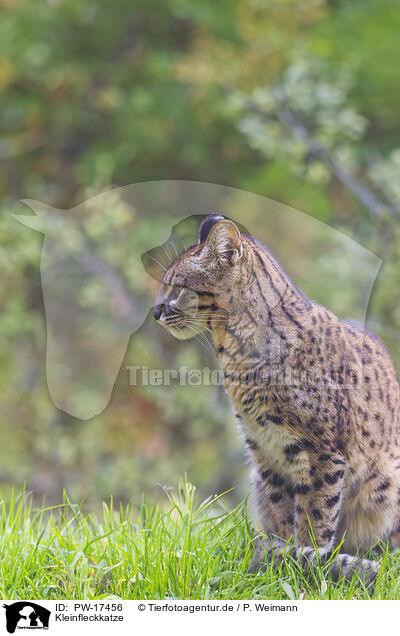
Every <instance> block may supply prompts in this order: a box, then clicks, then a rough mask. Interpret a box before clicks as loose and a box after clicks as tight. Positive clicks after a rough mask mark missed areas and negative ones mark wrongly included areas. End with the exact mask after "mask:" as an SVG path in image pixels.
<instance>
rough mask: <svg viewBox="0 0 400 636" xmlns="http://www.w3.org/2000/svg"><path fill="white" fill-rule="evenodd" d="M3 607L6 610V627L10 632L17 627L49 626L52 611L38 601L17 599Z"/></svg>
mask: <svg viewBox="0 0 400 636" xmlns="http://www.w3.org/2000/svg"><path fill="white" fill-rule="evenodd" d="M3 607H4V608H5V610H6V621H7V623H6V627H7V631H8V633H9V634H13V633H14V632H15V630H16V629H48V628H49V618H50V614H51V612H50V610H48V609H46V608H45V607H42V606H41V605H38V604H37V603H31V602H30V601H17V602H16V603H11V604H9V605H3Z"/></svg>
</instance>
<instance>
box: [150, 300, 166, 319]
mask: <svg viewBox="0 0 400 636" xmlns="http://www.w3.org/2000/svg"><path fill="white" fill-rule="evenodd" d="M163 310H164V303H159V304H158V305H155V307H154V309H153V316H154V318H155V319H156V320H160V316H161V314H162V312H163Z"/></svg>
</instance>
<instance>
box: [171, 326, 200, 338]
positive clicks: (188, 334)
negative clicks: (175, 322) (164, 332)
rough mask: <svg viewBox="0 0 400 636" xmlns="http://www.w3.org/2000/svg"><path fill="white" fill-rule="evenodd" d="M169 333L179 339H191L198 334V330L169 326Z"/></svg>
mask: <svg viewBox="0 0 400 636" xmlns="http://www.w3.org/2000/svg"><path fill="white" fill-rule="evenodd" d="M167 329H168V331H169V333H170V334H171V335H172V336H174V338H177V339H178V340H191V338H194V337H195V336H197V335H198V331H193V329H190V328H189V327H179V328H178V327H167Z"/></svg>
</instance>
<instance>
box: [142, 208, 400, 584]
mask: <svg viewBox="0 0 400 636" xmlns="http://www.w3.org/2000/svg"><path fill="white" fill-rule="evenodd" d="M154 315H155V317H156V319H157V320H158V321H159V322H160V323H161V324H162V325H163V326H165V327H166V328H168V329H169V331H170V332H171V333H172V334H173V335H175V336H176V337H178V338H183V339H186V338H190V337H192V336H194V335H195V334H196V333H197V332H198V331H203V330H209V331H210V332H211V334H212V340H213V344H214V346H215V349H216V352H217V355H218V358H219V362H220V366H221V368H222V369H223V371H224V378H225V390H226V393H227V395H228V396H229V397H230V399H231V401H232V403H233V405H234V408H235V412H236V415H237V420H238V422H239V427H240V429H241V431H242V434H243V438H244V441H245V443H246V445H247V448H248V451H249V455H250V458H251V467H252V468H251V473H252V488H253V494H254V496H255V499H256V502H257V506H258V510H259V514H260V517H261V520H262V522H263V525H264V528H265V531H266V533H267V535H268V536H269V537H270V541H269V542H267V543H264V544H263V546H259V560H260V559H262V558H264V557H263V555H264V553H265V552H267V553H268V551H269V550H272V549H275V550H276V547H277V546H278V548H279V547H281V544H280V542H279V538H280V539H283V540H287V539H289V538H290V537H292V538H293V539H294V547H293V554H294V555H295V557H297V558H298V559H299V561H300V562H301V563H303V564H306V563H309V562H310V561H311V562H315V561H317V559H320V560H321V561H322V562H324V561H326V560H327V559H328V558H330V555H331V553H332V550H333V549H334V547H335V546H337V545H338V544H339V543H340V542H342V541H344V542H343V547H342V548H341V550H342V551H344V553H343V554H342V553H341V554H339V555H338V556H336V558H335V559H334V560H333V561H332V572H333V574H335V575H336V576H339V575H340V574H342V575H344V576H352V575H353V571H354V570H355V571H356V572H358V574H359V575H360V576H362V577H364V578H365V579H366V580H369V579H372V578H373V577H374V576H375V574H376V572H377V563H376V562H375V561H371V560H367V559H362V558H360V557H359V556H354V555H356V553H357V552H359V551H367V550H368V549H369V548H370V547H372V546H373V545H374V544H376V542H378V541H380V540H383V539H386V538H387V537H389V536H390V535H391V534H392V533H395V532H397V530H398V528H399V527H400V388H399V383H398V379H397V377H396V372H395V369H394V366H393V363H392V361H391V358H390V355H389V353H388V352H387V350H386V349H385V347H384V345H383V343H382V342H381V341H380V340H379V339H378V338H377V336H375V335H374V334H373V333H372V332H370V331H369V330H367V329H363V327H362V326H361V325H358V324H357V323H354V322H352V321H344V320H340V319H339V318H337V317H336V316H335V315H334V314H333V313H332V312H331V311H329V310H328V309H325V308H324V307H322V306H320V305H318V304H317V303H315V302H313V301H311V300H309V299H308V298H307V297H306V296H305V295H304V294H303V293H302V292H301V291H300V290H299V289H298V288H297V287H296V286H295V284H294V283H293V282H292V281H291V280H290V278H289V277H288V275H287V274H286V272H285V271H284V270H283V268H282V267H281V265H280V264H279V263H278V261H277V260H276V258H275V257H274V256H273V255H272V254H271V252H270V251H269V250H267V249H266V248H265V247H264V245H262V244H261V243H260V242H259V241H257V240H256V239H254V238H253V237H251V236H248V235H243V234H241V233H240V231H239V229H238V228H237V226H236V225H235V224H234V223H233V222H232V221H229V220H225V219H223V218H221V217H220V216H217V215H211V216H210V217H207V219H205V221H203V224H202V226H201V228H200V231H199V240H198V243H197V245H195V246H193V247H191V248H189V249H188V250H186V251H185V252H184V254H183V255H181V256H179V257H178V258H176V259H175V260H174V261H173V262H172V263H171V264H170V266H169V267H168V268H167V270H166V272H165V274H164V278H163V286H162V288H161V290H160V293H159V296H158V299H157V302H156V306H155V309H154ZM277 537H278V538H277ZM313 537H314V538H313ZM313 541H316V543H317V545H318V557H317V555H316V553H315V550H314V547H313Z"/></svg>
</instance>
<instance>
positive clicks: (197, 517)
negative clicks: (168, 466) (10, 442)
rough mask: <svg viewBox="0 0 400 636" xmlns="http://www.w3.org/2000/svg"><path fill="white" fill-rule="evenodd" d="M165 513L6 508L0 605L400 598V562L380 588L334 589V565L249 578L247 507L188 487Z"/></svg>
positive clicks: (0, 514)
mask: <svg viewBox="0 0 400 636" xmlns="http://www.w3.org/2000/svg"><path fill="white" fill-rule="evenodd" d="M167 497H168V500H167V499H166V500H165V501H166V503H167V506H166V507H165V509H164V510H161V509H160V508H158V507H153V508H149V507H147V506H146V504H145V503H142V504H141V505H140V507H138V508H135V507H134V506H127V507H124V508H122V507H120V508H119V509H118V510H114V508H113V504H112V502H111V503H109V504H108V505H106V504H104V505H103V512H102V514H101V515H95V514H83V512H82V511H81V509H80V508H79V507H78V506H75V505H73V504H71V503H70V502H69V501H68V499H67V498H65V501H64V503H63V504H62V505H61V506H58V507H56V508H45V507H44V508H42V509H35V508H33V507H32V504H31V502H30V499H29V497H28V496H27V495H25V494H21V495H18V496H17V495H13V496H11V498H10V499H9V500H8V501H1V502H0V532H1V552H0V568H1V570H0V572H1V581H0V586H1V587H0V597H1V598H4V599H16V598H20V599H31V600H33V599H80V598H82V599H104V598H107V597H111V596H114V597H120V598H122V599H164V598H174V599H299V598H305V599H321V598H324V599H351V598H358V599H368V598H384V599H396V598H397V599H398V598H400V582H399V572H400V555H399V554H391V553H388V552H386V553H384V554H383V555H382V556H381V557H380V560H381V563H382V567H381V572H380V575H379V578H378V581H377V583H376V586H375V588H374V589H373V590H370V591H368V590H367V589H365V587H364V585H363V584H362V582H361V581H359V580H358V579H357V577H356V575H355V576H354V578H353V580H352V581H351V582H344V581H341V582H338V583H335V582H333V581H332V580H331V578H330V575H329V566H324V567H323V568H314V569H313V570H312V571H311V572H308V573H305V572H302V571H301V570H300V569H299V567H298V566H297V564H296V562H295V561H293V560H291V559H290V558H288V557H286V558H285V559H284V561H283V563H281V564H280V565H279V567H275V568H273V567H272V564H269V565H268V566H267V569H266V571H265V572H264V573H262V574H261V573H259V574H251V573H250V572H249V571H248V565H249V562H250V561H251V554H252V543H251V539H252V538H254V536H255V535H256V533H255V531H254V530H253V529H252V527H251V525H250V523H249V521H248V519H247V507H246V502H243V503H242V504H240V505H239V506H238V507H237V508H236V509H235V510H232V511H229V510H227V509H226V507H225V506H224V503H223V497H217V498H214V499H209V500H207V501H204V502H202V503H199V502H197V501H196V496H195V489H194V488H193V486H191V485H190V484H188V483H187V482H184V483H183V484H182V485H181V486H180V487H179V488H178V489H177V491H176V492H174V491H168V492H167Z"/></svg>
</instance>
